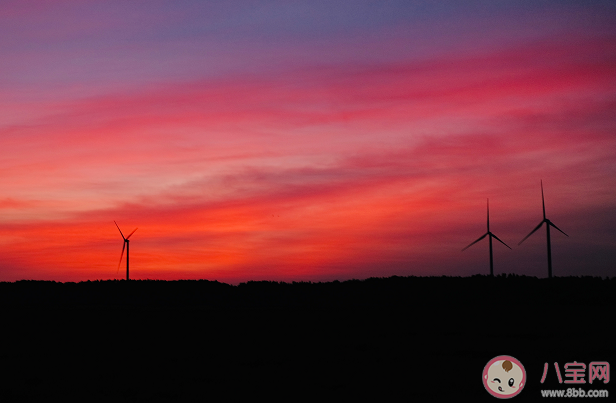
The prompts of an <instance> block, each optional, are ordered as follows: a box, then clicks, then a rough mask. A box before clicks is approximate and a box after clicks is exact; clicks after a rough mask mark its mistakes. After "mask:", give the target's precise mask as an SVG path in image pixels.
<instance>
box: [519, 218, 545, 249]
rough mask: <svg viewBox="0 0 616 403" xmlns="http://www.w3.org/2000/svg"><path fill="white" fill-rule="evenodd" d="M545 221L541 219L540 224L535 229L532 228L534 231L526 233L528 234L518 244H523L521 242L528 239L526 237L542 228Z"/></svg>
mask: <svg viewBox="0 0 616 403" xmlns="http://www.w3.org/2000/svg"><path fill="white" fill-rule="evenodd" d="M543 223H544V221H541V222H540V223H539V225H537V226H536V227H535V229H534V230H532V231H531V232H530V234H528V235H526V236H525V237H524V239H522V240H521V241H520V243H518V245H521V244H522V242H524V241H526V238H528V237H529V236H531V235H532V234H534V233H535V231H537V230H538V229H539V228H541V226H542V225H543Z"/></svg>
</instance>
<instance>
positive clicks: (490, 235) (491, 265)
mask: <svg viewBox="0 0 616 403" xmlns="http://www.w3.org/2000/svg"><path fill="white" fill-rule="evenodd" d="M486 236H488V237H489V238H490V276H494V259H493V257H492V238H494V239H496V240H497V241H498V242H500V243H502V244H503V245H505V246H506V247H508V248H509V245H507V244H506V243H505V242H503V241H501V240H500V239H499V238H498V237H497V236H496V235H494V234H493V233H491V232H490V199H488V232H486V233H485V234H483V235H482V236H481V237H479V239H477V240H476V241H475V242H473V243H471V244H470V245H468V246H467V247H466V248H464V249H462V252H464V251H465V250H467V249H468V248H470V247H471V246H473V245H474V244H476V243H477V242H479V241H481V240H482V239H483V238H485V237H486ZM509 249H511V248H509Z"/></svg>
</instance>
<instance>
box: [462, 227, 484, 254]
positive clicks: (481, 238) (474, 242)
mask: <svg viewBox="0 0 616 403" xmlns="http://www.w3.org/2000/svg"><path fill="white" fill-rule="evenodd" d="M487 235H488V233H487V232H486V233H485V234H483V236H481V237H480V238H479V239H477V240H476V241H475V242H473V243H471V244H470V245H468V246H467V247H466V248H464V249H462V252H464V251H465V250H467V249H468V248H470V247H471V246H473V245H475V244H476V243H477V242H479V241H481V240H482V239H483V238H485V237H486V236H487Z"/></svg>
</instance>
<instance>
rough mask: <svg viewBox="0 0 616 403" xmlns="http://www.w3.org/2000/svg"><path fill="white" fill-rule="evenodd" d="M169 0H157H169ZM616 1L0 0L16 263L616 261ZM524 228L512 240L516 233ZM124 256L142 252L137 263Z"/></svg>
mask: <svg viewBox="0 0 616 403" xmlns="http://www.w3.org/2000/svg"><path fill="white" fill-rule="evenodd" d="M149 4H150V3H149ZM614 22H616V7H615V6H614V5H613V4H611V3H610V2H604V1H590V2H585V3H583V4H570V3H568V2H562V1H551V2H545V3H542V4H541V5H539V4H537V3H535V2H513V1H512V2H499V3H498V4H496V3H495V2H482V1H477V2H468V3H466V2H465V4H464V5H462V4H458V3H457V2H442V3H440V4H438V5H427V4H421V3H413V4H409V2H395V1H392V2H385V3H383V4H381V5H380V6H379V7H376V6H373V5H371V3H368V2H353V3H350V2H334V3H330V2H327V3H325V2H323V3H321V2H295V3H293V4H288V3H285V2H276V1H274V2H269V3H260V2H251V1H248V0H246V1H243V2H239V3H237V4H236V7H232V6H229V5H226V3H208V4H207V5H206V4H201V3H195V2H190V1H179V2H167V1H155V2H152V3H151V4H150V5H149V6H148V7H146V6H145V5H142V4H138V3H131V4H128V5H127V4H125V3H124V2H113V1H112V2H109V3H105V4H104V5H101V4H98V3H96V2H91V1H84V2H73V1H70V0H67V1H63V2H57V3H53V4H48V3H44V4H37V5H36V6H35V5H33V4H29V5H24V3H21V2H13V1H9V2H6V3H3V4H2V5H0V38H2V39H0V44H1V46H0V71H2V72H3V74H2V75H1V77H0V106H1V108H0V111H1V112H0V149H2V150H3V153H2V155H1V156H0V180H1V181H2V182H1V184H2V186H1V187H0V189H1V190H0V192H1V193H0V281H15V280H20V279H45V280H56V281H83V280H88V279H89V280H95V279H113V278H124V277H125V272H123V268H122V267H121V268H120V270H119V272H116V269H117V264H118V259H119V257H120V251H121V248H122V245H121V243H122V242H123V241H122V239H121V237H120V234H119V233H118V231H117V229H116V228H115V225H114V223H113V221H114V220H115V221H117V223H118V225H119V226H120V228H122V229H123V230H124V229H126V230H127V231H128V230H132V229H133V228H135V227H139V231H137V232H136V233H135V235H134V236H133V237H131V251H130V252H131V257H130V262H131V263H130V264H131V278H133V279H147V278H151V279H201V278H203V279H208V280H218V281H224V282H228V283H233V284H237V283H239V282H242V281H248V280H276V281H301V280H307V281H330V280H334V279H339V280H344V279H351V278H367V277H382V276H391V275H401V276H403V275H437V276H440V275H452V276H458V275H460V276H465V275H472V274H488V273H489V265H488V246H487V240H485V241H482V242H479V243H478V244H476V245H474V246H473V248H470V249H468V250H466V251H464V252H461V249H462V248H463V247H464V246H466V245H468V244H469V243H470V242H472V241H473V240H475V239H477V237H479V236H480V235H482V234H483V233H484V232H485V203H486V199H487V198H489V199H490V226H491V230H492V231H493V232H494V233H495V234H497V235H498V236H499V238H500V239H502V240H503V241H504V242H506V243H507V244H508V245H510V246H511V247H512V248H513V250H512V251H510V250H508V249H507V248H505V247H504V246H502V245H499V244H498V243H495V245H494V269H495V274H497V275H498V274H500V273H516V274H520V275H522V274H523V275H533V276H538V277H545V276H547V262H546V259H547V258H546V256H545V248H546V247H545V231H544V230H543V229H542V230H540V231H538V232H537V233H536V234H534V235H533V236H532V237H530V238H529V239H528V240H526V241H525V242H524V243H523V244H522V245H521V246H517V243H518V242H519V241H520V240H521V239H522V238H523V237H524V236H525V235H527V234H528V233H529V232H530V231H531V230H532V229H533V228H534V227H535V226H536V225H537V224H538V223H539V222H540V221H541V219H542V212H541V193H540V187H539V183H540V180H543V184H544V190H545V203H546V213H547V217H548V218H549V219H550V220H552V221H553V222H554V223H555V224H556V225H557V226H558V227H559V228H561V229H562V230H563V231H565V232H566V233H567V234H568V235H569V238H566V237H565V236H564V235H561V234H559V233H553V234H552V259H553V270H554V275H555V276H565V275H595V276H610V277H611V276H614V275H616V271H615V269H614V267H613V262H614V259H615V258H616V249H615V248H614V247H613V245H615V244H616V243H615V242H616V226H615V225H616V213H615V212H616V209H615V207H616V198H615V197H614V196H615V195H616V181H615V179H614V178H616V175H615V174H616V158H615V157H614V156H615V155H616V153H615V152H616V137H615V136H614V129H616V117H615V116H614V112H613V111H614V107H615V105H616V48H615V47H614V43H616V30H615V29H614V26H616V25H615V24H614ZM501 247H502V248H501ZM123 267H125V266H123Z"/></svg>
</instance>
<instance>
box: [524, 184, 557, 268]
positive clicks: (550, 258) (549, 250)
mask: <svg viewBox="0 0 616 403" xmlns="http://www.w3.org/2000/svg"><path fill="white" fill-rule="evenodd" d="M541 203H543V221H541V222H540V223H539V225H537V226H536V227H535V229H534V230H532V231H531V232H530V234H528V235H526V237H525V238H524V239H522V240H521V241H520V243H519V244H518V245H520V244H522V242H524V241H525V240H526V238H528V237H529V236H531V235H532V234H533V233H534V232H535V231H537V230H538V229H539V228H541V226H542V225H543V223H545V224H546V225H545V229H546V231H547V235H548V278H552V248H551V246H550V225H551V226H552V227H554V228H556V229H557V230H559V231H560V232H562V233H563V234H565V233H564V232H563V231H562V230H561V229H560V228H558V227H557V226H556V225H554V224H552V221H550V220H548V219H547V218H546V217H545V199H544V198H543V181H541ZM565 236H569V235H567V234H565Z"/></svg>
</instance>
